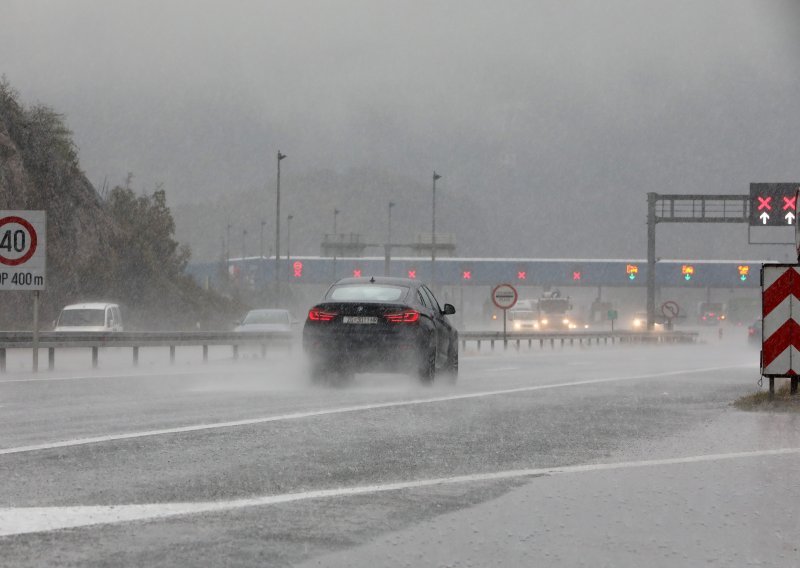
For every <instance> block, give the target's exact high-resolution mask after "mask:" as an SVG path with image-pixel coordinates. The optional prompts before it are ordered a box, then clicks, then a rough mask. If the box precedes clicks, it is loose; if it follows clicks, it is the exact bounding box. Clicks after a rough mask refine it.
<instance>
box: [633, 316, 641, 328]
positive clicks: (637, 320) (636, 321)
mask: <svg viewBox="0 0 800 568" xmlns="http://www.w3.org/2000/svg"><path fill="white" fill-rule="evenodd" d="M633 327H642V320H640V319H639V318H636V319H634V320H633Z"/></svg>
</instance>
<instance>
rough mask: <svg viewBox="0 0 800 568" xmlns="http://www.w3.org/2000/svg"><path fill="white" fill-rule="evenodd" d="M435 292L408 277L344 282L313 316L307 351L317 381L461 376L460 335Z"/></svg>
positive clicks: (306, 338) (425, 380) (449, 310)
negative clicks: (373, 375)
mask: <svg viewBox="0 0 800 568" xmlns="http://www.w3.org/2000/svg"><path fill="white" fill-rule="evenodd" d="M454 313H456V310H455V308H454V307H453V306H452V305H450V304H445V305H444V306H443V307H440V305H439V302H438V301H437V300H436V298H435V297H434V296H433V293H432V292H431V291H430V289H429V288H428V287H427V286H425V285H424V284H422V283H420V282H418V281H416V280H410V279H406V278H383V277H380V278H379V277H373V278H345V279H342V280H339V281H338V282H336V283H335V284H333V285H332V286H331V287H330V288H329V289H328V291H327V293H326V294H325V297H324V299H323V301H322V302H320V303H319V304H317V305H315V306H314V307H313V308H311V309H310V310H309V312H308V317H307V319H306V322H305V326H304V327H303V348H304V349H305V352H306V353H307V354H308V356H309V358H310V360H311V365H312V378H314V379H316V380H319V379H326V378H329V377H331V376H332V375H336V376H339V377H347V376H349V375H350V374H352V373H354V372H361V371H391V372H405V373H412V374H414V375H416V376H418V377H419V379H420V380H421V381H422V382H423V383H426V384H427V383H432V382H433V380H434V378H435V377H436V374H437V372H439V371H441V372H444V373H446V374H447V375H449V377H450V378H451V380H455V378H456V376H457V374H458V332H457V331H456V329H455V328H454V327H453V326H452V325H451V324H450V322H449V321H448V320H447V318H446V317H445V316H449V315H452V314H454Z"/></svg>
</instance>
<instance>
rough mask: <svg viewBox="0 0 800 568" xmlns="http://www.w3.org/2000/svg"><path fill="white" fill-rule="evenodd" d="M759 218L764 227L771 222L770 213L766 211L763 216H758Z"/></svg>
mask: <svg viewBox="0 0 800 568" xmlns="http://www.w3.org/2000/svg"><path fill="white" fill-rule="evenodd" d="M758 218H759V219H761V222H762V223H763V224H764V225H766V224H767V221H769V213H767V212H766V211H764V212H763V213H762V214H761V215H759V216H758Z"/></svg>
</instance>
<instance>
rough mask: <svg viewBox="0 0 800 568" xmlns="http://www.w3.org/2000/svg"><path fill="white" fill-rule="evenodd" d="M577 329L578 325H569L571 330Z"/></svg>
mask: <svg viewBox="0 0 800 568" xmlns="http://www.w3.org/2000/svg"><path fill="white" fill-rule="evenodd" d="M577 327H578V326H577V325H575V324H574V323H571V324H569V328H570V329H577Z"/></svg>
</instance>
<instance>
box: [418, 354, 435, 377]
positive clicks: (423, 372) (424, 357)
mask: <svg viewBox="0 0 800 568" xmlns="http://www.w3.org/2000/svg"><path fill="white" fill-rule="evenodd" d="M417 375H418V376H419V380H420V382H422V384H424V385H429V384H431V383H433V379H434V378H436V351H435V350H434V349H426V350H423V351H422V352H421V353H420V357H419V369H418V371H417Z"/></svg>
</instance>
